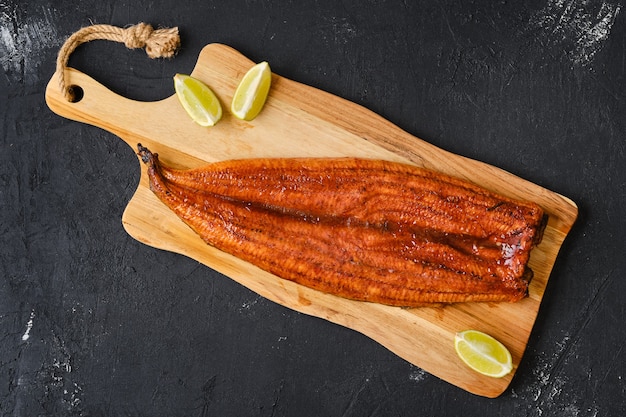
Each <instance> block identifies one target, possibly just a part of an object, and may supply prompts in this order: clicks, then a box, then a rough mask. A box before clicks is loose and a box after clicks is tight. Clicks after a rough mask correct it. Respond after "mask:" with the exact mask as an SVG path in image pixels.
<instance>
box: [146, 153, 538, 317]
mask: <svg viewBox="0 0 626 417" xmlns="http://www.w3.org/2000/svg"><path fill="white" fill-rule="evenodd" d="M138 155H139V157H140V158H141V160H142V161H143V162H144V163H145V164H146V165H147V170H148V177H149V182H150V189H151V190H152V191H153V192H154V193H155V194H156V196H157V197H158V198H159V199H160V200H161V201H162V202H163V203H164V204H165V205H166V206H167V207H169V208H170V209H171V210H172V211H173V212H174V213H176V215H178V216H179V217H180V219H181V220H182V221H183V222H185V223H186V224H187V225H188V226H189V227H191V228H192V229H193V230H194V231H195V232H196V233H197V234H198V235H199V236H200V237H202V239H203V240H204V241H205V242H206V243H207V244H209V245H212V246H214V247H216V248H218V249H220V250H222V251H224V252H227V253H230V254H232V255H234V256H236V257H238V258H240V259H242V260H245V261H247V262H250V263H251V264H253V265H256V266H257V267H259V268H261V269H264V270H266V271H268V272H270V273H272V274H274V275H276V276H278V277H280V278H283V279H286V280H290V281H294V282H296V283H298V284H301V285H304V286H307V287H310V288H314V289H316V290H319V291H322V292H325V293H330V294H334V295H337V296H340V297H345V298H349V299H353V300H360V301H368V302H376V303H381V304H387V305H393V306H402V307H417V306H423V305H429V304H432V303H457V302H481V301H489V302H499V301H509V302H514V301H518V300H520V299H522V298H524V297H525V296H527V294H528V284H529V281H530V279H531V277H532V271H531V270H530V268H528V260H529V256H530V251H531V249H532V248H533V247H534V246H535V245H537V244H538V243H539V242H540V240H541V237H542V234H543V229H544V227H545V223H546V220H547V216H546V215H545V214H544V212H543V210H542V209H541V207H539V206H538V205H537V204H535V203H531V202H524V201H517V200H513V199H511V198H507V197H504V196H501V195H497V194H495V193H493V192H490V191H488V190H485V189H483V188H481V187H478V186H476V185H474V184H471V183H469V182H466V181H463V180H460V179H456V178H453V177H450V176H447V175H443V174H441V173H437V172H433V171H429V170H425V169H422V168H418V167H415V166H412V165H408V164H402V163H396V162H389V161H382V160H368V159H358V158H266V159H264V158H259V159H242V160H229V161H223V162H216V163H212V164H208V165H206V166H203V167H200V168H197V169H189V170H178V169H173V168H170V167H167V166H165V165H163V164H162V163H161V162H160V161H159V158H158V155H157V154H156V153H152V152H150V150H148V149H147V148H145V147H143V146H142V145H141V144H139V145H138Z"/></svg>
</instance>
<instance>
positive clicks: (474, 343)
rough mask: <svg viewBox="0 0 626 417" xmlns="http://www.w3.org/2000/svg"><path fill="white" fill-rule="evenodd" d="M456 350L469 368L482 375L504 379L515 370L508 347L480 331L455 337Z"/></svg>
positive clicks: (463, 333)
mask: <svg viewBox="0 0 626 417" xmlns="http://www.w3.org/2000/svg"><path fill="white" fill-rule="evenodd" d="M454 348H455V350H456V353H457V354H458V355H459V357H460V358H461V360H462V361H463V362H464V363H465V364H466V365H467V366H469V367H470V368H471V369H473V370H474V371H476V372H478V373H480V374H482V375H486V376H490V377H493V378H502V377H503V376H506V375H508V374H509V373H510V372H511V371H512V370H513V361H512V358H511V353H510V352H509V350H508V349H507V348H506V346H504V345H503V344H502V343H500V342H499V341H498V340H496V339H495V338H493V337H492V336H490V335H488V334H486V333H483V332H480V331H478V330H465V331H462V332H458V333H457V334H456V335H455V336H454Z"/></svg>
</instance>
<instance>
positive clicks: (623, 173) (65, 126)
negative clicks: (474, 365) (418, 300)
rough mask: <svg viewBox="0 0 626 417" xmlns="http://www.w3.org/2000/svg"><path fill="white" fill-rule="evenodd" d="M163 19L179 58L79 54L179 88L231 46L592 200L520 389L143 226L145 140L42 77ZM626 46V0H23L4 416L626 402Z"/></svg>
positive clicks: (2, 83) (109, 81)
mask: <svg viewBox="0 0 626 417" xmlns="http://www.w3.org/2000/svg"><path fill="white" fill-rule="evenodd" d="M140 21H145V22H149V23H152V24H153V25H155V26H164V27H166V26H176V25H178V26H179V27H180V30H181V36H182V42H183V47H182V50H181V51H180V53H179V54H178V56H177V57H176V58H175V59H172V60H166V61H152V60H149V59H148V58H147V57H146V55H145V53H144V52H143V51H140V50H135V51H130V50H127V49H125V48H124V46H123V45H120V44H114V43H107V42H101V41H97V42H92V43H90V44H88V45H86V46H83V47H81V48H79V50H78V51H76V53H75V54H74V55H73V57H72V60H71V65H72V66H74V67H76V68H78V69H80V70H82V71H84V72H86V73H88V74H90V75H91V76H92V77H94V78H96V79H97V80H99V81H100V82H102V83H103V84H105V85H106V86H108V87H109V88H111V89H112V90H114V91H116V92H117V93H120V94H123V95H125V96H127V97H130V98H134V99H140V100H156V99H160V98H164V97H167V96H169V95H171V94H173V85H172V79H171V78H172V76H173V75H174V73H176V72H183V73H185V72H187V73H188V72H190V71H191V70H192V68H193V66H194V64H195V61H196V58H197V56H198V53H199V51H200V49H201V48H202V46H204V45H205V44H207V43H212V42H222V43H226V44H228V45H230V46H233V47H235V48H236V49H238V50H240V51H241V52H242V53H244V54H245V55H247V56H249V57H250V58H251V59H253V60H255V61H260V60H268V61H269V62H270V64H271V66H272V69H273V70H274V71H275V72H276V73H278V74H280V75H283V76H285V77H288V78H292V79H294V80H297V81H300V82H303V83H306V84H310V85H312V86H315V87H318V88H321V89H324V90H327V91H329V92H332V93H334V94H337V95H339V96H341V97H344V98H347V99H349V100H352V101H354V102H357V103H359V104H361V105H363V106H365V107H367V108H369V109H371V110H373V111H375V112H377V113H379V114H381V115H383V116H384V117H386V118H387V119H389V120H391V121H392V122H394V123H395V124H397V125H399V126H400V127H402V128H403V129H405V130H407V131H408V132H410V133H412V134H414V135H416V136H418V137H421V138H423V139H425V140H427V141H429V142H431V143H433V144H435V145H437V146H439V147H441V148H444V149H447V150H450V151H452V152H455V153H459V154H462V155H465V156H469V157H472V158H476V159H479V160H481V161H484V162H487V163H490V164H493V165H496V166H499V167H501V168H504V169H506V170H509V171H511V172H513V173H515V174H517V175H519V176H521V177H523V178H526V179H529V180H531V181H533V182H536V183H538V184H540V185H542V186H545V187H547V188H549V189H551V190H553V191H556V192H559V193H561V194H563V195H566V196H568V197H570V198H572V199H573V200H574V201H575V202H576V203H577V204H578V205H579V208H580V216H579V219H578V221H577V223H576V225H575V227H574V229H573V230H572V233H571V234H570V235H569V237H568V238H567V240H566V243H565V245H564V246H563V248H562V251H561V254H560V256H559V258H558V260H557V263H556V266H555V268H554V271H553V274H552V276H551V279H550V282H549V285H548V288H547V293H546V295H545V298H544V302H543V304H542V307H541V310H540V314H539V316H538V320H537V324H536V326H535V328H534V331H533V333H532V335H531V338H530V342H529V345H528V349H527V351H526V354H525V356H524V358H523V360H522V363H521V367H520V369H519V371H518V372H517V374H516V376H515V378H514V380H513V382H512V384H511V386H510V388H509V389H508V390H507V391H506V392H505V393H504V394H503V395H502V396H501V397H499V398H497V399H485V398H481V397H477V396H474V395H472V394H468V393H466V392H464V391H462V390H460V389H458V388H456V387H454V386H451V385H449V384H448V383H445V382H443V381H441V380H439V379H437V378H436V377H433V376H431V375H429V374H427V373H425V372H423V371H422V370H421V369H419V368H417V367H415V366H412V365H410V364H408V363H406V362H405V361H403V360H401V359H399V358H398V357H396V356H394V355H393V354H392V353H390V352H388V351H387V350H386V349H384V348H383V347H381V346H379V345H378V344H376V343H374V342H373V341H371V340H369V339H367V338H366V337H364V336H362V335H360V334H358V333H356V332H353V331H351V330H347V329H345V328H342V327H339V326H337V325H333V324H330V323H328V322H325V321H323V320H320V319H316V318H312V317H308V316H305V315H302V314H298V313H295V312H293V311H290V310H288V309H285V308H283V307H281V306H278V305H276V304H273V303H271V302H269V301H266V300H265V299H263V298H260V297H259V296H257V295H256V294H254V293H251V292H250V291H248V290H246V289H245V288H242V287H241V286H239V285H237V284H235V283H233V282H232V281H231V280H229V279H228V278H226V277H223V276H221V275H219V274H216V273H215V272H213V271H212V270H210V269H209V268H206V267H204V266H202V265H200V264H198V263H197V262H195V261H193V260H190V259H187V258H185V257H183V256H179V255H176V254H172V253H168V252H163V251H160V250H157V249H154V248H151V247H148V246H145V245H143V244H140V243H138V242H136V241H134V240H133V239H131V238H130V237H129V236H128V235H127V234H126V233H125V232H124V230H123V228H122V225H121V221H120V219H121V214H122V211H123V209H124V207H125V205H126V203H127V202H128V201H129V199H130V197H131V195H132V193H133V191H134V189H135V187H136V185H137V181H138V175H139V165H138V163H137V160H136V157H135V156H134V155H133V152H132V151H131V149H130V148H128V147H127V146H126V145H125V144H123V142H122V141H121V140H119V139H118V138H116V137H114V136H113V135H111V134H109V133H107V132H104V131H101V130H99V129H97V128H94V127H90V126H86V125H81V124H78V123H75V122H71V121H68V120H65V119H62V118H60V117H58V116H56V115H54V114H53V113H52V112H51V111H50V110H49V109H48V108H47V107H46V105H45V102H44V98H43V95H44V89H45V85H46V83H47V81H48V79H49V78H50V76H51V75H52V73H53V71H54V61H55V57H56V53H57V51H58V49H59V47H60V46H61V44H62V42H63V41H64V40H65V38H66V37H67V36H69V35H70V34H71V33H72V32H74V31H76V30H78V29H79V28H80V27H82V26H87V25H89V24H92V23H107V24H115V25H119V26H126V25H129V24H134V23H137V22H140ZM625 42H626V9H625V6H624V5H623V4H622V3H621V2H618V1H617V0H609V1H596V0H588V1H583V0H542V1H519V2H515V1H508V2H507V1H430V2H429V1H400V0H393V1H392V0H389V1H374V0H370V1H352V2H351V1H336V0H326V1H324V0H319V1H313V0H300V1H261V0H258V1H253V0H249V1H242V0H228V1H212V0H203V1H191V0H177V1H174V0H166V1H163V2H155V1H141V0H135V1H115V0H114V1H97V0H87V1H77V0H76V1H69V0H65V1H51V0H33V1H26V2H24V1H19V0H1V1H0V64H1V66H2V75H0V116H1V123H0V213H1V215H0V216H1V217H0V274H1V284H0V415H2V416H40V415H41V416H153V417H159V416H301V417H306V416H438V415H442V416H443V415H451V416H458V415H465V416H623V415H626V381H625V380H624V378H626V375H625V372H626V366H625V362H626V361H625V359H624V357H625V354H626V352H624V350H623V348H624V344H625V343H626V325H625V324H624V321H625V319H626V311H625V309H626V307H625V306H626V303H625V302H624V295H625V294H626V279H625V278H626V277H625V276H624V270H625V269H626V262H625V258H626V251H625V247H626V245H625V243H624V235H625V234H626V227H625V226H624V225H625V223H626V221H625V220H624V217H623V215H624V212H625V209H624V203H625V202H626V191H625V188H626V170H625V167H624V164H625V162H626V157H625V154H624V153H625V149H624V148H625V133H626V131H625V126H624V117H625V115H626V103H625V100H626V80H625V76H626V53H625V51H626V45H625Z"/></svg>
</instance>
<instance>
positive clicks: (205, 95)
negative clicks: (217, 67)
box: [174, 74, 222, 126]
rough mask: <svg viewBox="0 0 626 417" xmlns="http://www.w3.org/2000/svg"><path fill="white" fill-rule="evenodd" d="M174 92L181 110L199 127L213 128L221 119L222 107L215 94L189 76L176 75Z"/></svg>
mask: <svg viewBox="0 0 626 417" xmlns="http://www.w3.org/2000/svg"><path fill="white" fill-rule="evenodd" d="M174 90H175V91H176V96H177V97H178V100H180V103H181V104H182V105H183V108H184V109H185V110H186V111H187V113H188V114H189V116H191V119H192V120H193V121H194V122H196V123H198V124H199V125H200V126H213V125H214V124H215V123H217V122H218V120H220V119H221V118H222V106H221V104H220V101H219V100H218V98H217V97H216V96H215V93H213V91H212V90H211V89H210V88H209V87H208V86H207V85H206V84H205V83H203V82H202V81H200V80H198V79H197V78H194V77H192V76H190V75H185V74H176V75H175V76H174Z"/></svg>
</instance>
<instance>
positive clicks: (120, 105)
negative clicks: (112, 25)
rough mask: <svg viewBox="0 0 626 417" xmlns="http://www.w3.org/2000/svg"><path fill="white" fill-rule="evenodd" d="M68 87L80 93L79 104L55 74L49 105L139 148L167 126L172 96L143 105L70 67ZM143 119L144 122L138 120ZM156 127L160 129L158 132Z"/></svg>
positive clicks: (48, 88)
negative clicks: (64, 88)
mask: <svg viewBox="0 0 626 417" xmlns="http://www.w3.org/2000/svg"><path fill="white" fill-rule="evenodd" d="M65 82H66V85H68V86H72V87H73V88H75V89H78V90H79V91H80V95H79V96H77V99H76V100H75V101H73V102H72V101H68V100H67V98H66V97H65V95H64V93H63V90H62V89H61V88H60V86H59V76H58V73H55V74H54V75H53V76H52V78H51V79H50V81H49V82H48V85H47V87H46V94H45V98H46V103H47V104H48V106H49V107H50V109H51V110H52V111H54V112H55V113H57V114H58V115H60V116H63V117H65V118H68V119H70V120H75V121H78V122H82V123H87V124H90V125H93V126H97V127H100V128H102V129H105V130H107V131H109V132H111V133H113V134H115V135H117V136H119V137H120V138H121V139H123V140H124V141H125V142H126V143H128V145H129V146H131V147H132V148H133V149H135V147H136V145H137V143H138V142H144V143H150V142H152V140H154V138H153V135H154V133H153V132H154V131H155V130H158V127H159V125H163V124H166V123H167V120H166V119H167V117H164V115H168V114H169V113H168V111H169V112H170V113H171V111H170V110H168V109H169V108H171V106H170V103H169V102H170V100H176V98H175V96H170V97H168V98H166V99H164V100H160V101H153V102H141V101H136V100H131V99H128V98H126V97H123V96H121V95H119V94H116V93H114V92H113V91H111V90H109V89H108V88H106V87H105V86H103V85H102V84H100V83H99V82H97V81H96V80H94V79H93V78H91V77H90V76H88V75H86V74H84V73H82V72H80V71H78V70H75V69H73V68H67V69H66V70H65ZM138 120H140V121H141V123H138V122H137V121H138ZM155 128H156V129H155Z"/></svg>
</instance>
